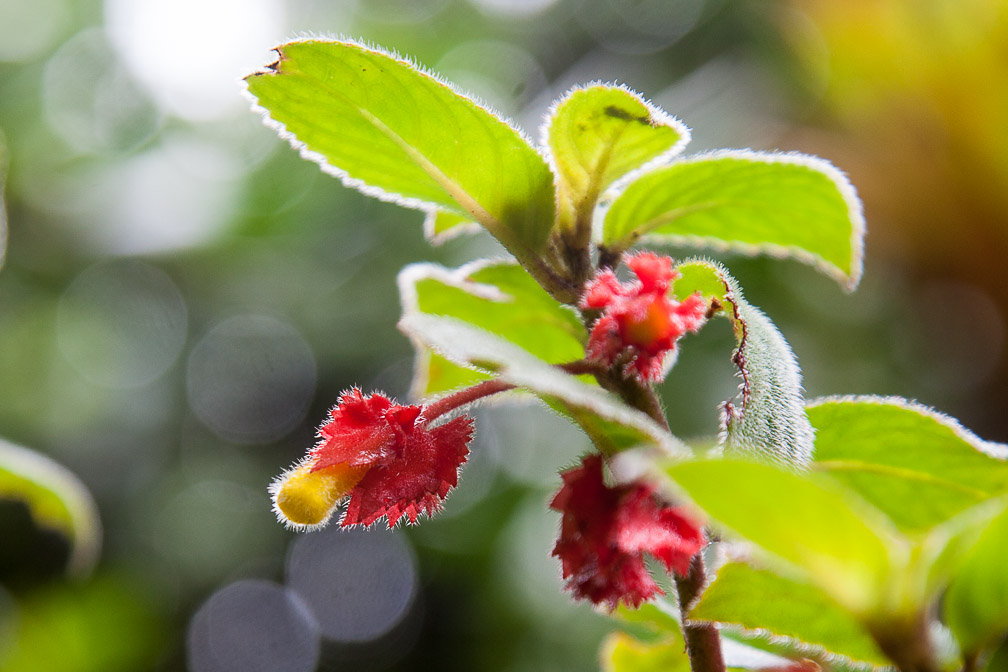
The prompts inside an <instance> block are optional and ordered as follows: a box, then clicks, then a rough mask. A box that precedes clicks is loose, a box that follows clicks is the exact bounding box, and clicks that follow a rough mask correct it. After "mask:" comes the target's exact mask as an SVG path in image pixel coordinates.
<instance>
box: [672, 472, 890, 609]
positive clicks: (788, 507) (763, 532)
mask: <svg viewBox="0 0 1008 672" xmlns="http://www.w3.org/2000/svg"><path fill="white" fill-rule="evenodd" d="M665 472H666V473H667V475H668V476H669V477H670V478H671V479H672V480H673V481H674V482H675V483H676V484H678V486H679V487H680V488H681V489H682V490H683V491H685V493H686V494H687V495H688V496H689V497H690V498H691V499H692V500H693V501H694V502H695V503H696V504H697V506H699V507H700V508H701V509H703V510H704V511H705V512H706V513H707V514H708V515H710V516H711V517H712V518H714V520H716V521H717V522H718V523H719V524H720V525H721V526H723V527H724V528H727V529H728V530H730V531H732V532H734V533H735V534H737V535H739V536H741V537H743V538H745V539H747V540H749V541H751V542H752V543H754V544H756V545H757V546H759V547H760V548H761V549H762V550H763V551H764V552H765V553H766V554H767V556H768V557H769V558H776V559H779V560H784V561H786V563H787V565H789V566H790V567H792V568H798V569H799V570H800V571H801V572H802V573H803V574H804V575H805V576H806V577H808V579H809V580H810V581H812V582H813V583H814V584H816V585H817V586H818V587H819V588H820V589H822V590H823V591H824V592H825V593H826V594H828V595H829V596H830V597H832V598H833V599H834V600H835V601H836V602H837V603H838V604H839V605H841V606H842V607H843V608H845V609H847V610H848V611H850V612H853V613H854V614H868V613H873V612H875V611H877V610H878V609H879V608H880V607H881V606H882V605H881V603H882V602H883V600H884V596H885V595H886V588H887V586H888V584H889V582H890V579H891V577H892V576H893V572H894V571H897V570H899V569H900V568H903V567H905V566H906V562H907V561H906V556H907V554H908V549H907V548H906V545H905V544H904V543H903V542H902V541H901V540H900V539H899V537H898V535H897V534H896V533H895V530H892V529H891V528H890V525H889V523H888V520H886V518H885V517H884V516H883V515H882V514H881V513H880V512H878V511H875V510H873V509H872V508H871V507H870V506H868V505H867V504H865V503H864V502H861V501H860V500H858V499H857V497H856V496H855V495H854V494H853V493H850V492H848V491H846V490H845V489H843V488H842V487H840V486H838V485H837V484H835V483H832V482H829V480H828V479H815V478H814V476H815V475H814V474H813V475H811V477H810V476H809V475H798V474H795V473H792V472H790V471H784V470H782V469H778V468H776V467H773V466H771V465H768V464H763V463H758V462H739V461H734V460H712V461H693V462H683V463H679V464H672V465H669V466H667V467H666V468H665ZM785 567H786V566H785Z"/></svg>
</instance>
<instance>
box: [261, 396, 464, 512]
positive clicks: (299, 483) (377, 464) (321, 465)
mask: <svg viewBox="0 0 1008 672" xmlns="http://www.w3.org/2000/svg"><path fill="white" fill-rule="evenodd" d="M423 410H424V409H423V408H422V407H420V406H400V405H398V404H394V403H392V401H391V400H389V399H388V398H387V397H384V396H382V395H381V394H377V393H376V394H372V395H369V396H364V395H363V394H361V391H360V390H358V389H353V390H349V391H347V392H344V393H343V394H342V395H340V399H339V403H338V404H337V405H336V407H335V408H333V409H332V411H330V415H331V416H332V417H331V419H330V420H329V422H327V423H326V424H324V425H323V426H322V427H321V428H320V429H319V432H318V434H319V439H320V440H319V442H318V444H317V445H316V446H315V447H314V448H313V449H312V450H311V451H310V452H309V453H308V456H307V457H306V458H305V460H304V461H303V462H302V463H301V464H299V465H297V466H296V467H295V468H294V469H292V470H290V471H288V472H287V473H285V474H284V475H282V476H281V477H280V478H279V479H277V481H275V482H274V484H273V486H272V487H271V491H272V493H273V496H274V509H275V510H276V511H277V514H278V516H280V517H281V519H282V520H284V521H285V522H287V523H288V524H291V525H293V526H294V527H301V528H304V527H318V526H321V525H324V524H325V522H326V521H327V520H328V518H329V516H330V515H331V514H332V512H333V510H334V509H335V507H336V505H337V504H338V503H339V502H340V501H341V500H342V499H344V498H345V497H349V499H350V501H349V503H348V504H347V508H346V513H345V514H344V515H343V520H342V523H341V524H342V526H343V527H349V526H351V525H370V524H371V523H373V522H375V521H376V520H378V519H379V518H381V517H382V516H385V517H386V518H387V521H388V526H389V527H392V526H393V525H395V524H396V523H397V522H398V521H399V519H400V518H402V517H403V516H406V518H407V519H408V520H409V522H411V523H415V522H416V519H417V517H419V516H420V514H421V513H426V514H427V515H431V514H433V513H434V512H436V511H437V510H438V509H439V508H440V507H441V500H443V499H444V498H445V496H446V495H447V494H448V491H449V490H451V489H452V488H453V487H455V486H456V485H457V484H458V469H459V467H460V466H461V465H462V463H464V462H465V460H466V456H467V455H468V454H469V449H468V448H467V446H468V443H469V441H470V439H472V436H473V421H472V419H471V418H469V417H468V416H461V417H458V418H455V419H454V420H449V421H448V422H445V423H442V424H440V425H437V426H436V427H428V426H427V423H426V422H425V421H424V419H423V415H422V414H423Z"/></svg>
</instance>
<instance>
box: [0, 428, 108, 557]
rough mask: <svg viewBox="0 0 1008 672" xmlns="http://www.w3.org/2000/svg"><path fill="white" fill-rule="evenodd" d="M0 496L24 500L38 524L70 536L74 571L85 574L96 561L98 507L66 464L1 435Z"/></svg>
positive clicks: (98, 535)
mask: <svg viewBox="0 0 1008 672" xmlns="http://www.w3.org/2000/svg"><path fill="white" fill-rule="evenodd" d="M0 499H8V500H15V501H20V502H23V503H24V504H25V505H26V506H27V507H28V510H29V512H30V513H31V515H32V518H33V519H34V520H35V523H36V524H37V525H39V526H40V527H46V528H49V529H52V530H54V531H56V532H59V533H60V534H63V535H65V536H66V537H67V538H68V539H69V540H70V544H71V552H70V559H69V561H68V563H67V571H68V572H70V573H71V574H85V573H87V572H89V571H90V570H91V568H92V567H93V566H94V564H95V562H97V560H98V552H99V550H100V549H101V522H100V520H99V519H98V509H97V507H96V506H95V503H94V500H93V499H92V498H91V494H90V493H89V492H88V490H87V488H86V487H85V486H84V484H83V483H81V482H80V480H79V479H78V478H77V477H76V476H74V475H73V474H72V473H70V471H68V470H67V469H66V468H65V467H63V466H61V465H59V464H57V463H56V462H54V461H52V460H51V459H49V458H48V457H45V456H44V455H41V454H39V453H36V452H34V451H31V450H28V449H26V448H21V447H20V446H15V445H14V444H12V443H8V442H7V441H4V440H2V439H0Z"/></svg>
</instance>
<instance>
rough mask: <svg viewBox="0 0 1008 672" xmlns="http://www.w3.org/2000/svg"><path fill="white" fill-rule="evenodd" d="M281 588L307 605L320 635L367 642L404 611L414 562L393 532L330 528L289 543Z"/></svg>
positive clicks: (414, 582) (410, 597) (413, 579)
mask: <svg viewBox="0 0 1008 672" xmlns="http://www.w3.org/2000/svg"><path fill="white" fill-rule="evenodd" d="M287 585H288V586H290V588H291V589H292V590H293V591H295V592H296V593H297V594H298V595H300V596H301V599H302V600H304V602H305V604H307V605H308V608H309V609H310V610H311V611H312V613H313V614H314V615H315V618H316V620H317V621H318V622H319V624H320V627H321V631H322V635H323V636H324V637H326V638H328V639H331V640H334V641H338V642H368V641H371V640H374V639H377V638H378V637H381V636H382V635H384V634H385V633H387V632H389V631H390V630H392V629H393V628H394V627H395V626H396V625H397V624H398V623H399V622H400V621H401V620H402V619H403V618H404V617H405V616H406V614H407V613H408V611H409V608H410V605H411V604H412V603H413V599H414V596H415V595H416V590H417V574H416V560H415V559H414V557H413V552H412V550H411V549H410V547H409V545H408V544H407V542H406V541H405V540H404V539H403V537H402V536H401V535H400V534H398V533H396V532H393V531H387V530H381V529H377V528H375V529H371V530H342V529H340V528H337V527H335V526H333V527H330V528H327V529H326V530H324V531H322V532H316V533H313V534H309V535H305V536H303V537H300V538H299V539H298V540H297V541H296V542H295V543H294V545H293V546H292V547H291V550H290V554H289V555H288V557H287Z"/></svg>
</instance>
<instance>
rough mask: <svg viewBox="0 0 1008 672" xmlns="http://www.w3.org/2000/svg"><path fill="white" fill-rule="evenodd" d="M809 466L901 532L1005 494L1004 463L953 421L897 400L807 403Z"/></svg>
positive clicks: (841, 399) (1007, 484) (929, 525)
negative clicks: (811, 432) (811, 446)
mask: <svg viewBox="0 0 1008 672" xmlns="http://www.w3.org/2000/svg"><path fill="white" fill-rule="evenodd" d="M807 411H808V416H809V420H810V421H811V422H812V426H813V427H814V428H815V431H816V438H815V447H816V452H815V463H814V464H813V469H815V470H816V471H821V472H825V473H828V474H829V475H830V476H831V477H833V478H834V479H835V480H837V481H839V482H841V483H843V484H844V485H845V486H847V487H849V488H851V489H852V490H855V491H856V492H857V493H858V494H860V495H861V496H862V497H863V498H864V499H865V500H867V501H868V502H870V503H872V504H873V505H874V506H875V507H877V508H878V509H880V510H881V511H883V512H884V513H885V514H886V515H888V516H889V518H890V519H891V520H892V521H893V522H894V523H896V525H897V526H898V527H900V529H902V530H904V531H907V532H910V533H912V532H925V531H927V530H928V529H930V528H932V527H934V526H935V525H938V524H940V523H943V522H945V521H947V520H949V519H950V518H952V517H953V516H956V515H957V514H959V513H962V512H963V511H965V510H966V509H968V508H970V507H972V506H975V505H977V504H980V503H982V502H984V501H986V500H988V499H990V498H991V497H994V496H996V495H999V494H1003V493H1005V492H1008V462H1006V461H1005V460H1004V459H998V458H997V457H994V456H993V454H992V453H994V452H995V451H994V449H993V448H992V447H991V444H989V443H988V442H986V441H984V440H982V439H980V438H979V437H977V436H976V435H974V434H973V433H972V432H970V431H969V430H967V429H964V428H963V427H962V426H961V425H959V423H958V422H956V421H955V420H953V419H952V418H949V417H948V416H945V415H942V414H940V413H938V412H936V411H933V410H931V409H929V408H926V407H924V406H921V405H919V404H915V403H912V402H908V401H906V400H905V399H899V398H893V397H890V398H883V397H838V398H827V399H820V400H816V401H813V402H811V403H810V404H809V405H808V407H807Z"/></svg>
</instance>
